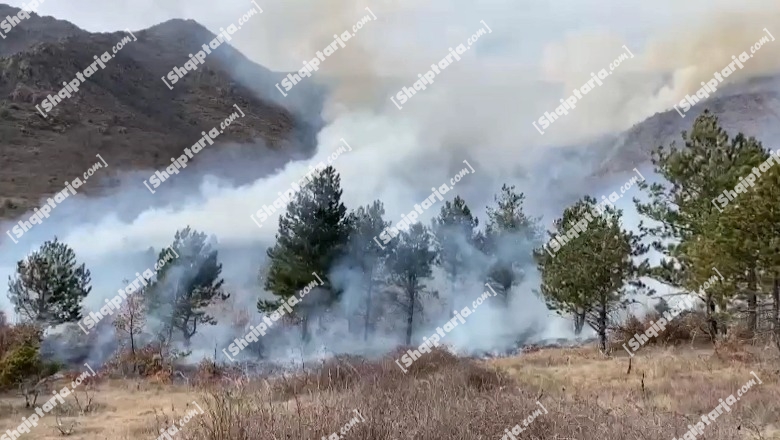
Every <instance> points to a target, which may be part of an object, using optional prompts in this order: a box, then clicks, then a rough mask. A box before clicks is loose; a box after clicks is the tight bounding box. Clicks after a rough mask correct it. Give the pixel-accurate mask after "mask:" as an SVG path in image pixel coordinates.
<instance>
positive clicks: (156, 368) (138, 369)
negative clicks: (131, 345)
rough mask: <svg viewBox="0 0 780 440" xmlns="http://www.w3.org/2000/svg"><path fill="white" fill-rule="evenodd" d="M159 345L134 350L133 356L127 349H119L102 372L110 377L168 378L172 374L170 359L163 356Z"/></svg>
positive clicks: (154, 344) (149, 345) (153, 344)
mask: <svg viewBox="0 0 780 440" xmlns="http://www.w3.org/2000/svg"><path fill="white" fill-rule="evenodd" d="M164 354H165V352H164V351H163V350H161V347H160V344H159V343H152V344H148V345H145V346H143V347H140V348H136V350H135V354H133V353H132V352H131V351H130V349H128V348H119V349H118V350H117V351H116V352H114V355H113V356H112V357H111V359H109V360H108V361H107V362H106V363H105V365H103V368H102V370H103V371H106V374H108V375H109V376H111V377H128V376H134V375H138V376H142V377H156V378H158V379H160V378H161V377H163V376H165V377H170V376H171V374H172V366H171V361H172V360H171V359H169V358H167V357H166V356H164Z"/></svg>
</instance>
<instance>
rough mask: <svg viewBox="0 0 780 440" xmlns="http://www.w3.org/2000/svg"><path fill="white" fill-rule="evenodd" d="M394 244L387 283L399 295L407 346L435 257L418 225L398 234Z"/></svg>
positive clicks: (425, 235) (430, 242)
mask: <svg viewBox="0 0 780 440" xmlns="http://www.w3.org/2000/svg"><path fill="white" fill-rule="evenodd" d="M396 240H398V243H397V244H396V246H395V247H394V248H393V251H392V253H391V254H390V256H389V257H388V261H387V266H388V270H389V275H390V283H391V284H392V285H394V286H396V287H397V288H399V289H400V291H401V298H400V299H399V302H400V303H401V304H403V305H404V306H405V307H404V308H405V309H406V316H407V318H406V344H407V345H410V344H411V343H412V333H413V329H414V317H415V311H416V310H419V309H420V295H422V294H423V293H424V292H425V281H426V279H427V278H429V277H430V276H431V272H432V271H431V268H432V266H433V262H434V260H435V258H436V254H435V253H434V251H433V241H432V239H431V235H430V231H429V230H428V228H426V227H425V226H424V225H422V224H420V223H415V224H413V225H412V226H411V227H410V228H409V230H408V231H401V233H400V234H399V236H398V237H397V238H396Z"/></svg>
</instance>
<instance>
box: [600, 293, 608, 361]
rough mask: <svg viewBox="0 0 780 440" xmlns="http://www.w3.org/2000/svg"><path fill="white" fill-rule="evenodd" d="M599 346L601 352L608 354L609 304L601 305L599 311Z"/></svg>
mask: <svg viewBox="0 0 780 440" xmlns="http://www.w3.org/2000/svg"><path fill="white" fill-rule="evenodd" d="M599 345H600V348H601V352H602V353H604V354H607V303H606V302H602V303H601V310H599Z"/></svg>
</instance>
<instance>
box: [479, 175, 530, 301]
mask: <svg viewBox="0 0 780 440" xmlns="http://www.w3.org/2000/svg"><path fill="white" fill-rule="evenodd" d="M524 201H525V194H523V193H518V192H517V191H516V190H515V187H514V185H512V186H508V185H503V186H502V187H501V192H500V193H499V195H497V196H495V203H496V206H495V207H488V209H487V216H488V222H487V226H486V228H485V245H484V249H485V251H486V253H487V254H488V255H490V256H491V257H492V258H493V260H494V263H493V266H492V267H491V269H490V273H489V274H488V280H489V282H490V283H491V285H493V286H494V288H495V289H496V290H497V291H498V292H499V293H500V294H502V295H503V297H504V300H507V298H508V295H509V291H510V290H511V288H512V286H514V285H517V284H520V283H521V282H522V281H523V279H524V277H525V272H524V271H523V268H524V267H526V266H529V265H531V264H533V249H534V248H536V247H537V246H539V244H540V242H541V238H542V232H543V231H542V228H541V227H540V225H539V219H538V218H532V217H529V216H528V215H527V214H526V213H525V211H524V210H523V203H524Z"/></svg>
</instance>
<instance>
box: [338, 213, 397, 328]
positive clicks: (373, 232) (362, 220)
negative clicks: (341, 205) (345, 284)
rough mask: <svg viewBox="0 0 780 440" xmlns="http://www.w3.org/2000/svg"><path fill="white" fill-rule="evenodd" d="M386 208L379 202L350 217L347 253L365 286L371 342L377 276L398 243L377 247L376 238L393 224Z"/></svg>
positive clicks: (367, 320) (366, 315)
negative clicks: (354, 263) (355, 265)
mask: <svg viewBox="0 0 780 440" xmlns="http://www.w3.org/2000/svg"><path fill="white" fill-rule="evenodd" d="M384 215H385V208H384V206H383V205H382V202H380V201H379V200H376V201H374V203H372V204H371V205H367V206H365V207H363V206H361V207H359V208H358V209H357V210H356V211H355V212H353V213H351V214H350V218H349V224H350V226H351V228H352V229H351V231H350V234H349V244H348V253H349V255H351V256H353V257H354V260H357V266H358V267H359V270H360V272H361V274H362V280H361V281H362V284H363V288H364V289H365V291H366V300H365V310H366V313H365V319H364V325H363V340H368V336H369V333H370V332H371V313H372V310H373V305H374V303H373V295H374V294H375V290H376V287H377V284H378V281H377V280H376V276H377V275H379V272H380V270H381V267H382V264H383V263H384V261H385V258H387V256H388V255H389V253H390V252H391V251H392V249H393V246H394V243H395V241H393V242H391V243H389V244H388V245H387V246H385V247H384V248H381V247H379V246H377V244H376V243H375V242H374V237H378V236H379V234H381V233H382V231H383V230H384V229H385V228H387V227H388V226H390V222H388V221H385V220H384V218H383V217H384Z"/></svg>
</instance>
